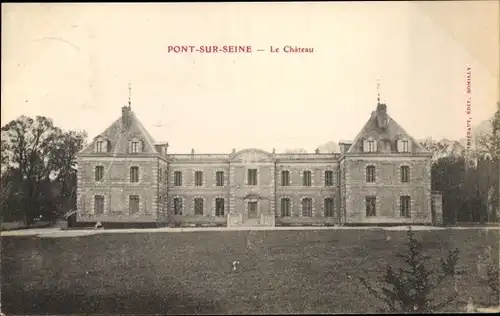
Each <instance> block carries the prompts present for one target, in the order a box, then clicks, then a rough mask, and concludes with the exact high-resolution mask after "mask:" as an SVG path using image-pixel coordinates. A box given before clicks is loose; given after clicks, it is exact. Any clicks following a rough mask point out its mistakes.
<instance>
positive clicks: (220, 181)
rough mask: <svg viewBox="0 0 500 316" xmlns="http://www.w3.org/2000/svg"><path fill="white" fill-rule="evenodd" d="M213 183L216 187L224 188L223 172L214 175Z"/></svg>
mask: <svg viewBox="0 0 500 316" xmlns="http://www.w3.org/2000/svg"><path fill="white" fill-rule="evenodd" d="M215 183H216V185H217V186H218V187H223V186H224V171H217V172H216V173H215Z"/></svg>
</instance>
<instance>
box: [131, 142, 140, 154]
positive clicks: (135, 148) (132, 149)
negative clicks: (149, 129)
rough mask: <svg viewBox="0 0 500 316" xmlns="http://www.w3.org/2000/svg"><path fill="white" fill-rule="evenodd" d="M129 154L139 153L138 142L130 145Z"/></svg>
mask: <svg viewBox="0 0 500 316" xmlns="http://www.w3.org/2000/svg"><path fill="white" fill-rule="evenodd" d="M130 152H133V153H138V152H139V142H132V143H131V144H130Z"/></svg>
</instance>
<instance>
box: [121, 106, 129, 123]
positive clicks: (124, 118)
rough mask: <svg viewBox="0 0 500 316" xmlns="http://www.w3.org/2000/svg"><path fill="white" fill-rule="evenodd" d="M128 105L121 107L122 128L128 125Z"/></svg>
mask: <svg viewBox="0 0 500 316" xmlns="http://www.w3.org/2000/svg"><path fill="white" fill-rule="evenodd" d="M130 111H131V110H130V106H124V107H122V129H126V128H128V127H129V125H130Z"/></svg>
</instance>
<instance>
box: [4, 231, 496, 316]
mask: <svg viewBox="0 0 500 316" xmlns="http://www.w3.org/2000/svg"><path fill="white" fill-rule="evenodd" d="M415 236H416V237H417V238H419V239H420V240H422V241H423V245H424V249H428V251H427V252H428V253H429V254H431V255H432V254H436V255H437V257H436V264H438V260H439V258H440V257H441V256H443V255H445V253H446V251H447V249H449V248H454V247H458V248H459V249H460V251H461V256H460V261H459V264H458V269H459V270H461V271H463V274H461V275H460V276H459V277H457V279H456V280H455V282H452V283H450V284H448V285H447V286H448V288H445V289H444V291H453V288H454V287H456V289H457V291H458V293H459V297H460V302H458V303H457V304H455V306H451V307H450V309H449V311H453V310H455V311H461V309H462V308H463V306H464V305H465V304H466V303H467V301H468V299H469V297H472V299H473V301H474V302H477V303H479V304H486V303H487V301H486V297H487V296H488V289H487V287H486V285H485V284H483V283H482V281H481V280H482V277H481V273H482V272H481V271H479V269H478V265H477V261H478V259H477V258H478V256H480V255H481V254H483V253H484V250H485V248H486V247H487V246H488V245H490V246H491V247H493V252H494V254H492V255H493V257H496V258H498V238H499V233H498V231H485V230H481V229H477V230H462V231H452V230H444V231H429V232H415ZM405 242H406V233H405V232H397V231H368V230H343V231H342V230H330V231H253V232H252V231H232V232H229V231H226V232H224V231H221V232H190V233H152V234H148V233H137V234H99V235H92V236H85V237H74V238H47V239H40V238H36V237H2V262H1V264H2V267H1V276H2V280H1V283H2V292H1V293H2V310H3V312H4V313H6V314H30V313H36V314H42V313H49V314H64V313H73V314H74V313H123V314H132V313H137V314H139V313H140V314H146V313H147V314H152V313H158V314H165V313H168V314H191V313H224V314H241V313H247V314H248V313H342V312H343V313H350V312H356V313H361V312H377V309H378V307H380V303H379V302H378V301H377V300H376V299H374V298H373V297H371V296H370V295H369V294H368V293H367V292H366V291H365V289H364V287H363V286H362V285H361V284H360V283H359V281H358V277H359V276H364V277H365V278H366V279H368V280H375V278H376V277H377V276H378V275H380V273H382V272H383V271H384V267H385V263H386V262H390V263H391V264H394V263H395V262H397V259H396V256H395V253H396V252H398V251H404V250H406V248H405ZM233 261H239V262H240V264H239V265H238V266H237V269H236V271H233V265H232V262H233Z"/></svg>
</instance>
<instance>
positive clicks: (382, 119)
mask: <svg viewBox="0 0 500 316" xmlns="http://www.w3.org/2000/svg"><path fill="white" fill-rule="evenodd" d="M375 114H376V116H377V126H378V127H379V128H381V129H386V128H387V121H388V117H387V105H385V104H382V103H379V104H378V105H377V111H376V112H375Z"/></svg>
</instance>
